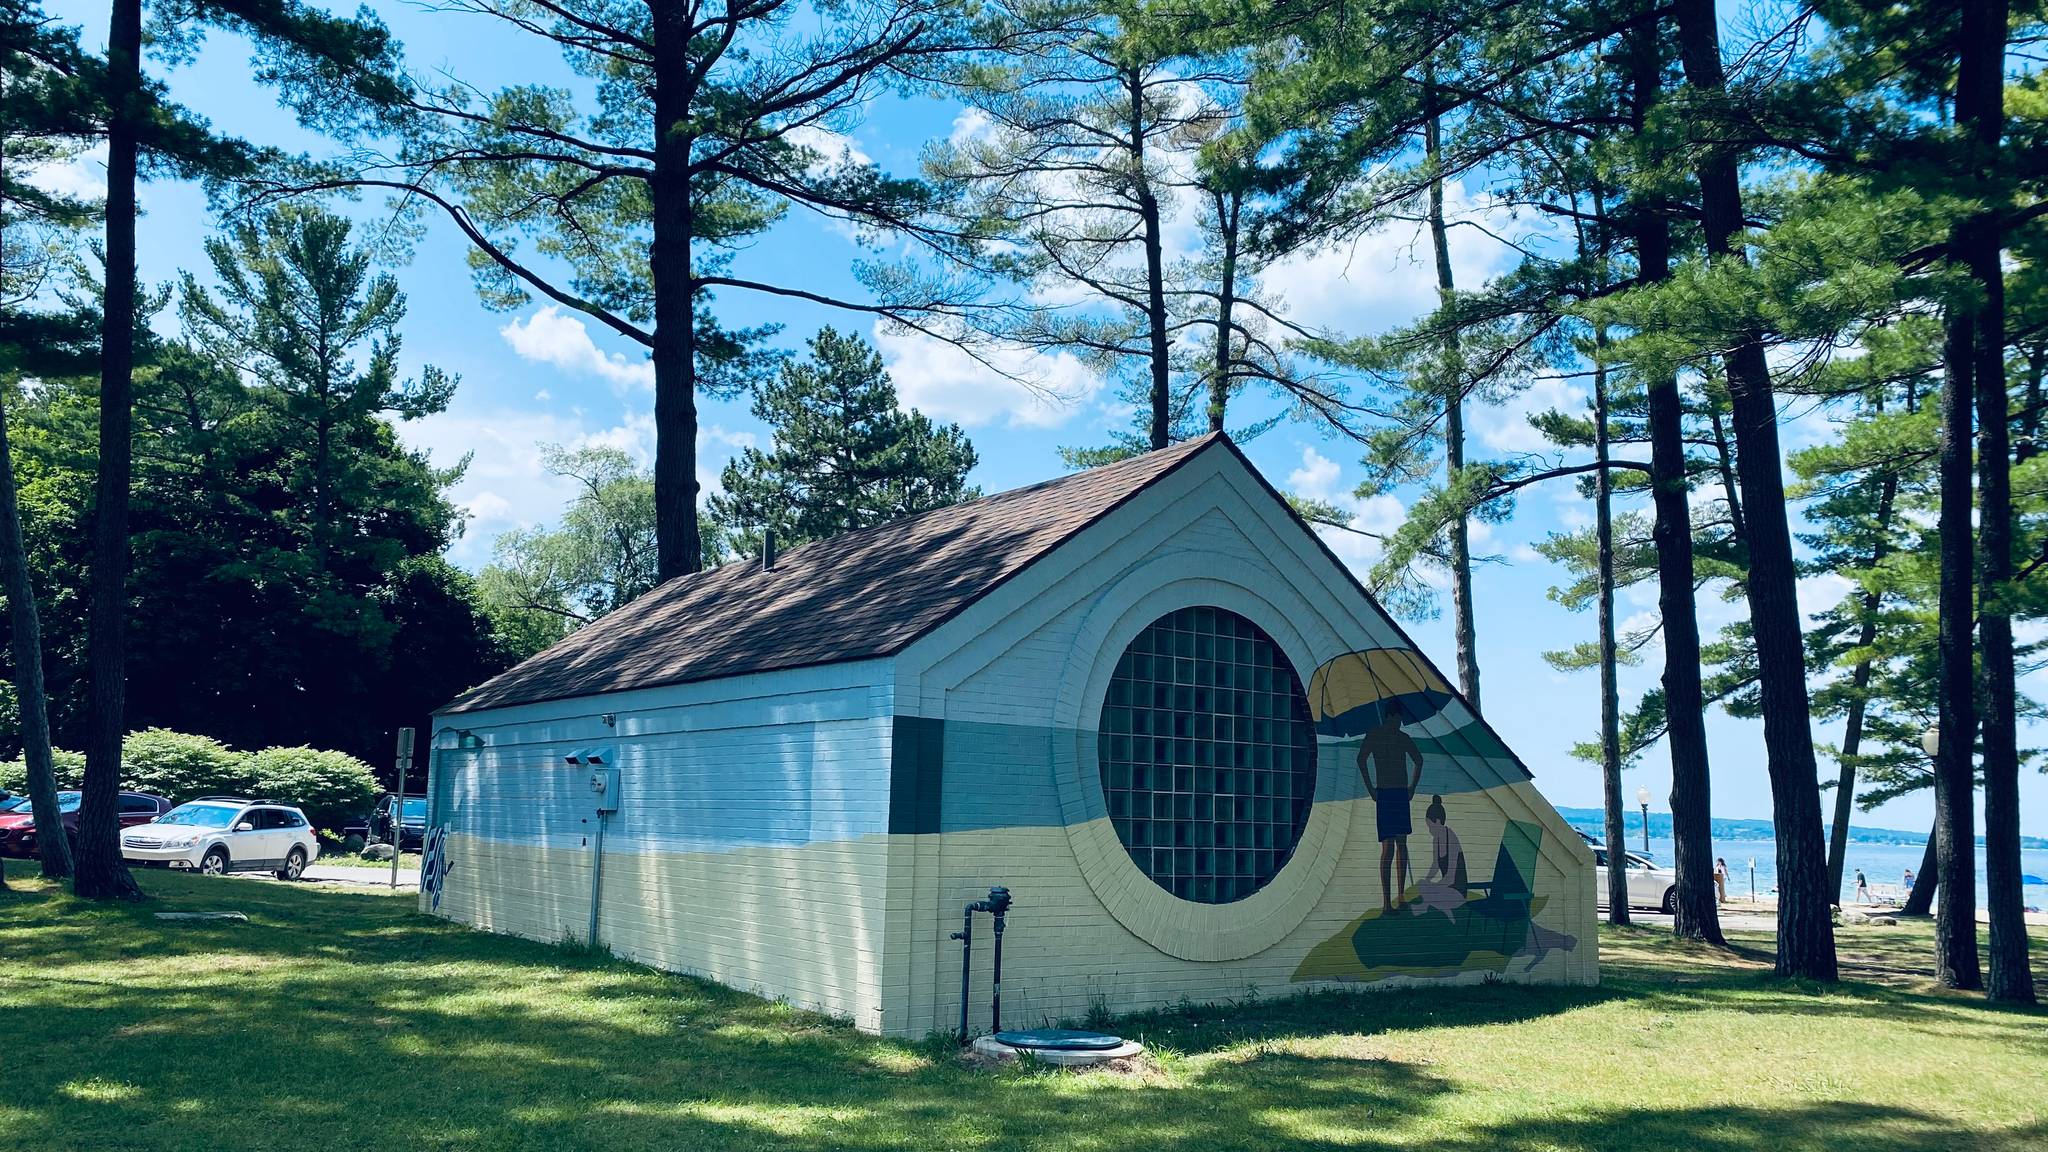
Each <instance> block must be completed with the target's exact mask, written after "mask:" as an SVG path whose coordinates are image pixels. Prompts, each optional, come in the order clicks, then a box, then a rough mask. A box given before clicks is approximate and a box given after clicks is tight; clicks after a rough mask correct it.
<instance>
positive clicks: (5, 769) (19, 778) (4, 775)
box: [0, 748, 85, 794]
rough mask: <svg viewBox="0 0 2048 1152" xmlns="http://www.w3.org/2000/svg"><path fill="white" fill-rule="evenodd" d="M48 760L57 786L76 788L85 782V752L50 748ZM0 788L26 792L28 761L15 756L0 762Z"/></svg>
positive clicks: (21, 792)
mask: <svg viewBox="0 0 2048 1152" xmlns="http://www.w3.org/2000/svg"><path fill="white" fill-rule="evenodd" d="M50 762H51V765H52V767H54V768H55V769H56V772H55V775H56V777H57V787H59V788H76V787H78V786H80V785H81V784H83V783H85V753H83V752H69V751H66V750H65V749H62V748H52V749H50ZM0 788H5V789H7V790H8V791H9V792H15V793H20V794H26V793H27V792H28V761H26V760H24V759H22V758H21V757H19V756H17V757H15V758H14V759H12V760H9V761H8V762H7V763H5V764H0Z"/></svg>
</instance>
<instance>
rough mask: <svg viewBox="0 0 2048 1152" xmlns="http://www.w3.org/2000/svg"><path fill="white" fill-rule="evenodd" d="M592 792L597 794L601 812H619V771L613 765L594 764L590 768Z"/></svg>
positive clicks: (598, 808)
mask: <svg viewBox="0 0 2048 1152" xmlns="http://www.w3.org/2000/svg"><path fill="white" fill-rule="evenodd" d="M590 790H591V792H593V793H595V794H596V798H597V810H598V811H599V812H617V811H618V810H619V770H618V768H617V767H616V766H614V765H611V764H593V765H591V768H590Z"/></svg>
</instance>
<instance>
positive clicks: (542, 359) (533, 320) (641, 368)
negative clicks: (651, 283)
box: [498, 304, 654, 395]
mask: <svg viewBox="0 0 2048 1152" xmlns="http://www.w3.org/2000/svg"><path fill="white" fill-rule="evenodd" d="M498 335H500V336H502V337H504V338H505V343H507V344H509V345H511V346H512V351H513V352H515V353H517V354H518V356H519V357H520V358H521V359H523V360H532V361H535V362H537V363H541V364H549V365H552V366H554V367H556V368H560V369H562V370H564V371H567V372H576V373H582V374H585V375H590V376H596V377H598V378H600V379H603V380H607V381H609V382H611V384H612V385H613V387H614V388H618V389H626V388H653V387H654V365H653V364H650V363H648V362H647V360H646V358H645V357H643V356H641V355H639V354H638V353H636V354H634V355H632V356H630V357H629V356H626V355H624V354H622V353H618V352H606V351H605V350H603V349H602V348H599V347H598V346H597V342H596V341H595V340H592V339H591V338H590V329H589V328H588V327H586V326H585V325H584V323H583V321H582V319H581V318H579V317H576V316H571V315H569V314H568V313H566V312H563V311H562V309H561V308H560V307H559V306H557V305H554V304H549V305H546V306H544V307H542V308H540V309H538V310H537V311H535V312H534V313H533V314H532V315H530V316H528V317H526V318H525V319H523V320H513V321H512V322H511V323H509V324H507V325H505V326H504V327H503V328H500V329H498ZM544 394H545V393H543V395H544Z"/></svg>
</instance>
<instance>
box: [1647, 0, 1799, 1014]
mask: <svg viewBox="0 0 2048 1152" xmlns="http://www.w3.org/2000/svg"><path fill="white" fill-rule="evenodd" d="M1673 11H1674V14H1675V16H1676V19H1677V22H1678V44H1679V56H1680V60H1681V62H1682V63H1683V65H1684V67H1685V75H1686V79H1687V80H1688V81H1689V82H1690V83H1691V84H1692V85H1693V86H1694V87H1696V88H1698V89H1699V90H1701V91H1703V92H1708V93H1712V94H1715V95H1717V96H1718V95H1719V94H1721V93H1722V92H1724V91H1725V90H1726V83H1725V77H1724V75H1723V72H1722V66H1721V34H1720V28H1719V25H1718V22H1717V19H1718V18H1717V14H1716V12H1715V7H1714V0H1677V3H1676V4H1675V5H1674V8H1673ZM1699 186H1700V214H1701V224H1702V232H1703V236H1704V239H1705V242H1706V249H1707V255H1708V257H1709V259H1712V260H1718V261H1742V260H1746V259H1747V257H1746V256H1745V255H1744V254H1743V253H1742V251H1741V249H1740V247H1739V246H1738V237H1739V235H1740V233H1741V231H1742V227H1743V217H1742V183H1741V175H1740V172H1739V170H1738V169H1737V166H1736V156H1735V154H1734V153H1733V152H1731V151H1729V150H1727V149H1726V148H1720V147H1716V148H1715V149H1714V150H1712V151H1710V152H1708V153H1706V154H1705V155H1704V156H1703V157H1702V158H1701V159H1700V161H1699ZM1723 359H1724V362H1725V364H1726V366H1727V371H1728V396H1729V400H1730V402H1731V404H1732V405H1733V408H1734V413H1733V415H1734V425H1735V453H1736V459H1735V472H1736V481H1737V482H1738V483H1739V484H1740V486H1741V489H1742V503H1743V505H1744V506H1745V508H1746V515H1745V517H1744V519H1745V521H1746V523H1745V525H1744V527H1745V529H1746V530H1747V538H1748V543H1749V579H1748V580H1747V581H1746V583H1747V585H1748V591H1749V616H1750V624H1751V627H1752V629H1753V631H1754V633H1755V637H1756V661H1757V679H1758V682H1759V683H1758V689H1759V698H1760V702H1761V711H1762V713H1763V720H1764V750H1765V755H1766V758H1767V760H1768V764H1769V769H1770V776H1771V818H1772V822H1773V824H1774V825H1775V826H1776V829H1777V842H1778V963H1777V970H1778V974H1779V975H1781V976H1803V977H1807V978H1810V979H1816V980H1833V979H1835V934H1834V925H1833V921H1832V916H1831V913H1830V909H1831V908H1832V906H1833V904H1834V901H1833V900H1832V899H1831V898H1830V896H1829V894H1828V891H1827V882H1828V854H1827V844H1826V842H1825V841H1823V840H1822V839H1821V833H1820V784H1819V779H1818V766H1817V765H1816V764H1815V762H1814V754H1813V729H1812V719H1811V716H1810V708H1809V701H1808V698H1807V692H1806V650H1805V642H1804V627H1803V623H1802V621H1801V619H1800V614H1799V596H1798V571H1797V569H1796V568H1795V567H1794V564H1793V558H1792V531H1791V526H1790V524H1789V523H1788V522H1787V519H1786V514H1785V477H1784V473H1783V471H1782V468H1783V465H1782V463H1781V460H1780V454H1779V450H1778V409H1777V400H1776V397H1775V396H1773V395H1772V391H1771V371H1770V364H1769V363H1768V362H1767V361H1766V360H1765V358H1764V346H1763V340H1762V337H1761V335H1760V334H1759V333H1756V332H1743V333H1738V334H1736V340H1735V343H1734V345H1733V346H1732V347H1731V348H1729V350H1728V352H1727V354H1726V355H1725V357H1724V358H1723Z"/></svg>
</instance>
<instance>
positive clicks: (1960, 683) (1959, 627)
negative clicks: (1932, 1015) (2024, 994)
mask: <svg viewBox="0 0 2048 1152" xmlns="http://www.w3.org/2000/svg"><path fill="white" fill-rule="evenodd" d="M1961 231H1962V229H1960V228H1959V229H1957V232H1958V234H1960V232H1961ZM1971 324H1972V320H1971V317H1970V315H1969V313H1968V311H1967V309H1965V308H1964V307H1963V306H1961V305H1960V304H1952V305H1950V308H1949V315H1948V318H1947V339H1946V341H1945V343H1944V347H1943V350H1942V358H1943V360H1944V362H1945V367H1944V376H1945V378H1944V380H1943V389H1942V395H1941V465H1940V472H1941V505H1940V508H1941V511H1940V517H1941V519H1940V525H1939V533H1940V539H1941V543H1940V549H1941V585H1940V591H1939V592H1938V594H1937V598H1938V602H1939V605H1940V625H1939V629H1940V634H1939V638H1938V640H1937V641H1936V644H1937V648H1938V651H1939V655H1940V661H1941V704H1940V720H1939V725H1940V728H1941V745H1940V748H1939V749H1938V750H1937V752H1936V754H1935V758H1934V761H1935V763H1934V819H1935V822H1936V823H1937V824H1939V825H1940V827H1941V835H1940V836H1938V837H1936V844H1937V848H1936V853H1935V862H1936V867H1935V871H1936V873H1937V875H1938V878H1939V881H1940V884H1939V887H1937V888H1936V889H1935V901H1934V970H1935V977H1936V978H1937V979H1939V980H1940V981H1941V982H1942V983H1943V984H1946V985H1948V986H1949V987H1951V988H1981V987H1983V978H1982V974H1981V972H1980V970H1979V969H1978V966H1977V876H1976V865H1975V862H1974V861H1973V860H1972V857H1973V856H1974V855H1975V854H1974V853H1973V852H1972V851H1971V848H1972V847H1973V846H1975V844H1976V842H1977V828H1976V824H1977V821H1976V818H1975V814H1974V809H1975V807H1976V799H1977V795H1976V793H1977V781H1976V772H1975V771H1974V768H1973V765H1972V763H1971V760H1972V758H1973V755H1972V754H1973V753H1974V752H1975V750H1976V744H1977V670H1976V661H1975V656H1974V653H1973V652H1972V651H1971V643H1970V641H1971V632H1972V628H1971V625H1972V623H1973V620H1972V617H1973V615H1974V613H1975V611H1976V606H1975V603H1974V596H1973V593H1974V592H1975V587H1974V586H1975V582H1976V558H1975V556H1974V555H1973V554H1972V552H1971V548H1970V515H1971V512H1972V505H1973V504H1974V501H1973V500H1972V499H1971V490H1970V489H1971V482H1970V481H1971V475H1970V474H1971V467H1970V434H1971V428H1970V425H1971V417H1970V404H1971V401H1972V399H1973V398H1974V393H1973V390H1972V382H1973V380H1974V378H1975V367H1974V365H1973V364H1972V363H1971V362H1970V346H1971V343H1972V339H1971Z"/></svg>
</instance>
